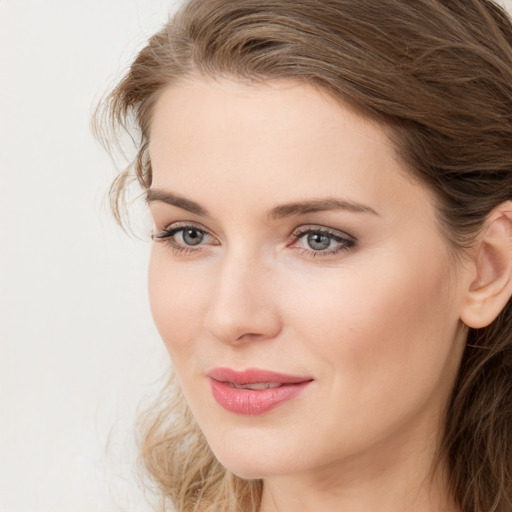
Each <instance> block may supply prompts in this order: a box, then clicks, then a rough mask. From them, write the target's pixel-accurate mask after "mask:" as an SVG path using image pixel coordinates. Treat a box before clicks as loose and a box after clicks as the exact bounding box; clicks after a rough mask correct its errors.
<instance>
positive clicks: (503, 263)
mask: <svg viewBox="0 0 512 512" xmlns="http://www.w3.org/2000/svg"><path fill="white" fill-rule="evenodd" d="M472 270H473V274H472V280H471V282H470V285H469V288H468V290H467V296H466V300H465V302H464V305H463V308H462V311H461V320H462V321H463V322H464V323H465V324H466V325H467V326H468V327H472V328H474V329H481V328H482V327H486V326H487V325H489V324H490V323H492V322H493V321H494V319H495V318H496V317H497V316H498V315H499V313H500V312H501V310H502V309H503V308H504V307H505V305H506V304H507V302H508V300H509V299H510V297H511V295H512V202H511V201H507V202H505V203H502V204H501V205H499V206H498V207H496V208H495V209H494V210H493V211H492V212H491V213H490V214H489V216H488V218H487V221H486V223H485V227H484V229H483V230H482V233H481V234H480V235H479V237H478V245H477V247H476V250H475V253H474V258H473V261H472Z"/></svg>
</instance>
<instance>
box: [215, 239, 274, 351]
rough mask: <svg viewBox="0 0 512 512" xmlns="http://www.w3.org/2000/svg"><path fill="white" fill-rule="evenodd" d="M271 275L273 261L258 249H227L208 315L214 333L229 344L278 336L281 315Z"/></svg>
mask: <svg viewBox="0 0 512 512" xmlns="http://www.w3.org/2000/svg"><path fill="white" fill-rule="evenodd" d="M271 276H272V270H271V268H270V264H269V263H268V262H266V261H265V260H264V258H263V256H262V255H261V254H259V253H258V252H256V251H254V250H250V249H249V248H247V247H246V248H233V249H232V250H226V252H225V254H224V256H223V257H222V260H221V262H220V268H219V272H218V275H217V278H216V282H215V286H213V287H212V295H211V298H210V303H209V308H208V312H207V316H206V327H207V329H208V330H209V331H210V333H211V334H213V336H215V337H216V338H218V339H220V340H222V341H224V342H227V343H239V342H241V341H243V340H248V339H255V338H258V339H262V338H269V337H273V336H275V335H276V334H277V332H278V331H279V315H278V311H277V308H276V304H275V301H274V297H273V293H272V292H273V289H272V286H271Z"/></svg>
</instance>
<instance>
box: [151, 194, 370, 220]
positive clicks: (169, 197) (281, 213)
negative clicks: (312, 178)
mask: <svg viewBox="0 0 512 512" xmlns="http://www.w3.org/2000/svg"><path fill="white" fill-rule="evenodd" d="M154 201H161V202H163V203H166V204H169V205H172V206H177V207H178V208H181V209H183V210H186V211H188V212H190V213H193V214H195V215H199V216H200V217H209V216H210V214H209V213H208V210H206V209H205V208H203V207H202V206H201V205H200V204H199V203H196V202H195V201H192V200H190V199H187V198H185V197H182V196H179V195H177V194H174V193H172V192H169V191H167V190H160V189H151V188H150V189H148V190H147V192H146V203H148V204H150V203H152V202H154ZM331 210H344V211H349V212H356V213H370V214H372V215H377V216H379V214H378V213H377V212H376V211H375V210H374V209H373V208H371V207H370V206H367V205H364V204H361V203H357V202H354V201H347V200H343V199H338V198H335V197H326V198H321V199H311V200H306V201H297V202H293V203H286V204H282V205H279V206H276V207H274V208H272V209H271V210H270V211H269V213H268V217H269V218H270V219H273V220H277V219H282V218H285V217H292V216H295V215H306V214H308V213H316V212H323V211H331Z"/></svg>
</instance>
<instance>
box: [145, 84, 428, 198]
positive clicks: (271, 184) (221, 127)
mask: <svg viewBox="0 0 512 512" xmlns="http://www.w3.org/2000/svg"><path fill="white" fill-rule="evenodd" d="M150 157H151V162H152V169H153V186H154V187H155V188H170V189H172V190H173V191H178V192H179V193H180V194H183V195H187V196H189V195H193V196H194V197H195V198H197V199H198V200H199V201H207V202H211V201H213V200H214V198H213V197H212V191H215V192H216V194H217V195H218V197H219V200H226V199H227V198H229V200H230V201H232V203H231V205H232V206H233V207H234V206H235V205H236V204H239V203H240V204H239V206H240V207H243V206H244V205H245V206H247V204H252V203H254V204H255V205H263V204H265V203H269V202H270V201H274V202H275V200H276V197H273V196H276V195H278V196H280V197H281V198H282V199H283V200H301V199H305V198H308V197H311V196H327V195H333V194H335V195H342V196H349V197H347V198H348V199H350V200H354V201H360V202H363V201H364V202H368V201H371V202H373V204H375V205H376V206H378V207H380V208H386V207H387V206H388V203H389V202H390V198H393V201H395V202H396V201H397V200H398V198H399V197H400V196H404V199H406V198H407V197H410V190H408V188H410V187H416V188H418V187H419V188H420V193H422V194H424V195H428V194H427V191H426V187H423V186H422V185H419V184H415V183H413V182H412V180H411V179H410V175H409V172H408V171H407V170H406V169H405V167H404V165H403V164H402V163H401V162H400V161H399V159H398V158H397V155H396V151H395V148H394V146H393V144H392V143H391V141H390V139H389V137H388V136H387V133H386V131H385V130H384V129H383V128H382V127H381V126H379V125H378V124H377V123H375V122H374V121H372V120H369V119H367V118H366V117H363V116H361V115H360V114H357V113H356V112H354V110H353V109H351V108H349V107H348V106H345V105H343V104H342V103H340V102H339V101H337V100H335V99H333V98H332V97H331V96H330V95H329V94H327V93H325V92H323V91H320V90H318V88H314V87H312V86H309V85H305V84H298V83H295V82H287V81H280V82H277V81H276V82H269V83H267V84H257V85H256V84H245V83H240V82H236V81H233V80H221V79H219V80H194V81H190V82H187V83H184V84H181V85H177V86H171V87H168V88H167V89H166V90H164V92H163V93H162V95H161V96H160V98H159V99H158V101H157V103H156V105H155V108H154V112H153V119H152V124H151V136H150ZM221 197H222V199H220V198H221ZM269 206H271V205H269ZM372 207H373V206H372Z"/></svg>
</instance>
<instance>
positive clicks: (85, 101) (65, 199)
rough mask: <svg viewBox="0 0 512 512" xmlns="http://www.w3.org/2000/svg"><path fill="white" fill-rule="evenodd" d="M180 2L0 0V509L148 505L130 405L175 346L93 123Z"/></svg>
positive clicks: (145, 392) (50, 511)
mask: <svg viewBox="0 0 512 512" xmlns="http://www.w3.org/2000/svg"><path fill="white" fill-rule="evenodd" d="M174 5H175V2H172V1H164V0H39V1H38V0H0V337H1V340H0V341H1V342H0V512H104V511H105V512H106V511H108V512H111V511H118V510H124V511H126V512H134V511H137V512H144V511H149V510H150V509H151V508H150V507H149V506H148V505H146V504H145V502H144V499H143V497H142V494H141V493H140V492H139V491H138V490H137V483H136V479H135V477H134V475H133V468H134V461H135V451H134V448H133V442H132V437H133V436H132V431H133V417H134V414H135V409H136V407H137V404H138V403H139V401H140V400H141V398H143V397H146V396H150V395H152V394H154V392H155V390H156V389H158V387H157V384H155V382H156V381H158V378H159V377H160V376H161V375H162V374H163V373H165V370H166V368H167V365H168V360H167V359H168V358H167V354H166V352H165V351H164V349H163V347H162V345H161V342H160V340H159V338H158V334H157V333H156V330H155V328H154V327H153V324H152V320H151V315H150V311H149V308H148V304H147V293H146V264H147V256H148V248H149V241H148V238H147V236H146V237H144V236H143V237H142V239H141V240H139V239H136V238H129V237H127V236H126V235H125V234H124V233H122V232H121V231H120V230H119V229H118V228H117V227H116V226H115V225H114V222H113V221H112V219H111V217H110V215H109V213H108V208H106V205H105V193H106V190H107V188H108V185H109V182H110V180H111V179H112V177H113V175H114V170H113V167H112V165H111V162H110V160H109V158H108V157H107V156H106V154H105V153H104V152H103V151H102V150H101V149H100V148H99V146H98V144H97V143H96V142H95V141H94V139H93V137H92V135H91V132H90V129H89V120H90V115H91V109H92V105H93V104H94V103H95V102H97V100H98V99H99V98H100V96H101V95H102V93H103V92H104V91H105V90H106V89H107V88H108V85H109V84H112V83H113V82H114V80H115V78H116V77H118V76H119V75H120V73H121V72H122V71H123V70H124V69H126V67H127V65H128V64H129V62H130V60H131V58H132V57H133V55H134V54H135V52H136V50H137V49H139V48H140V47H141V45H142V44H143V42H144V41H145V39H146V38H147V36H148V35H149V34H151V33H152V32H153V31H154V30H156V29H157V28H158V26H159V25H160V24H161V23H163V22H164V21H165V20H166V17H167V13H168V12H169V11H170V10H172V9H173V6H174ZM506 5H507V6H508V7H509V8H511V10H512V0H508V1H507V2H506ZM141 219H142V220H141V226H142V231H141V232H143V231H144V227H145V228H146V231H149V223H148V222H147V221H146V220H145V217H144V216H143V215H141ZM108 440H110V443H109V449H108V450H107V449H106V446H107V441H108Z"/></svg>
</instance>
